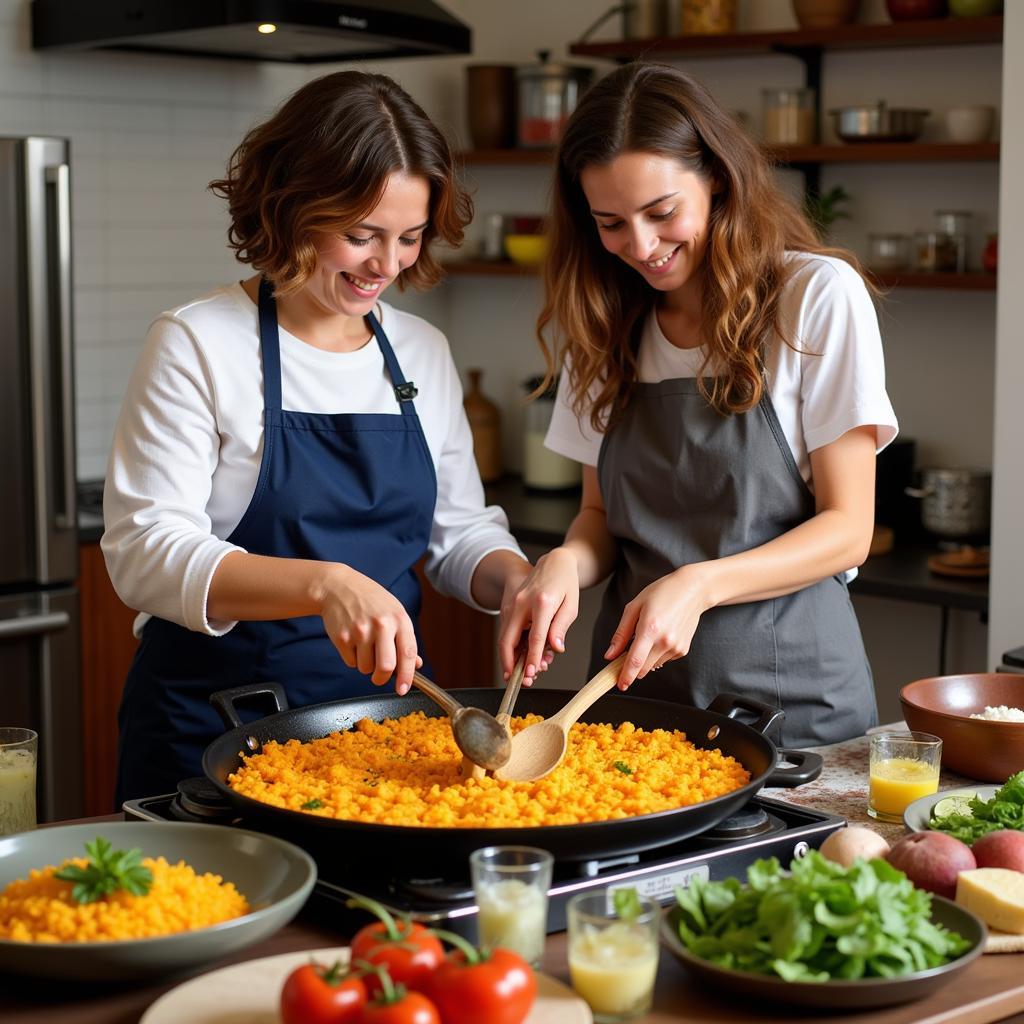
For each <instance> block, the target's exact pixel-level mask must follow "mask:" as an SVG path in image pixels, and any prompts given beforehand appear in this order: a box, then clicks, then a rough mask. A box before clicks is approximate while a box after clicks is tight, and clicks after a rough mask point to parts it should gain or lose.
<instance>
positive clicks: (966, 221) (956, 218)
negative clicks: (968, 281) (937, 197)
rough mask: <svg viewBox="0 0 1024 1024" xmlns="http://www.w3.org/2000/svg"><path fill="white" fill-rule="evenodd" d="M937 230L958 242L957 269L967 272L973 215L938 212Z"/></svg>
mask: <svg viewBox="0 0 1024 1024" xmlns="http://www.w3.org/2000/svg"><path fill="white" fill-rule="evenodd" d="M935 230H936V231H941V232H942V233H943V234H946V235H949V236H951V237H952V238H954V239H955V240H956V267H955V268H954V269H956V270H958V271H960V273H963V272H964V271H965V270H967V247H968V245H969V244H970V234H971V215H970V212H969V211H967V210H936V211H935Z"/></svg>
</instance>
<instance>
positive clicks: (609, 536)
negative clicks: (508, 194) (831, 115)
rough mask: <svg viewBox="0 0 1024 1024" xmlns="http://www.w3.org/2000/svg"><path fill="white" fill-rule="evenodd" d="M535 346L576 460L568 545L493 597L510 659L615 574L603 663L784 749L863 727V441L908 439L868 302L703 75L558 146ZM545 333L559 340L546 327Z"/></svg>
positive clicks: (866, 536)
mask: <svg viewBox="0 0 1024 1024" xmlns="http://www.w3.org/2000/svg"><path fill="white" fill-rule="evenodd" d="M549 230H550V233H551V245H550V254H549V257H548V260H547V267H546V278H545V285H546V302H545V305H544V308H543V311H542V313H541V316H540V321H539V330H538V333H539V336H540V338H541V346H542V349H543V351H544V355H545V358H546V360H547V363H548V374H549V380H550V379H552V378H553V376H554V374H555V373H556V372H558V370H559V368H560V369H561V378H560V387H559V399H558V403H557V405H556V411H555V414H554V416H553V418H552V423H551V428H550V431H549V433H548V437H547V444H548V446H549V447H550V448H552V449H554V450H555V451H558V452H561V453H562V454H564V455H568V456H570V457H572V458H575V459H577V460H578V461H580V462H582V463H583V465H584V485H583V497H582V503H581V507H580V511H579V514H578V515H577V517H576V519H575V520H574V522H573V524H572V526H571V527H570V529H569V532H568V534H567V536H566V539H565V542H564V543H563V544H562V545H561V546H560V547H558V548H556V549H554V550H553V551H551V552H550V553H548V554H547V555H545V556H544V557H543V558H542V559H540V560H539V561H538V564H537V568H536V570H535V571H534V573H533V574H532V575H531V577H530V579H529V580H528V581H527V582H526V583H525V584H524V585H523V587H522V588H521V589H520V591H519V592H518V594H517V595H516V596H515V597H514V598H513V599H512V600H511V601H509V602H506V607H505V608H504V610H503V613H502V630H501V636H500V639H499V644H500V649H501V657H502V663H503V666H504V668H505V670H506V671H508V669H509V668H510V667H511V661H512V656H513V648H514V646H515V644H516V642H517V641H518V639H519V637H520V635H521V630H523V629H524V628H527V627H529V628H530V639H529V647H528V655H527V662H528V668H527V674H528V675H529V674H530V673H531V672H532V671H533V668H534V667H535V666H539V665H540V664H541V657H542V654H543V652H544V651H545V650H546V649H547V648H548V647H550V648H552V649H554V650H556V651H558V650H563V649H564V642H565V636H566V631H567V630H568V628H569V626H570V624H571V623H572V622H573V621H574V620H575V618H576V616H577V613H578V600H579V591H580V589H581V588H586V587H590V586H593V585H595V584H597V583H599V582H601V581H603V580H604V579H606V578H608V577H610V579H609V583H608V588H607V590H606V592H605V596H604V602H603V607H602V610H601V613H600V615H599V618H598V621H597V625H596V628H595V632H594V637H593V646H592V651H591V670H592V671H596V670H597V669H598V668H599V667H600V666H601V664H602V663H603V660H605V659H611V658H615V657H617V656H619V655H621V654H623V653H624V652H626V653H627V658H626V660H625V662H624V665H623V668H622V671H621V674H620V677H619V688H620V689H623V690H625V689H626V688H627V687H629V686H630V684H632V683H633V682H634V681H635V680H637V679H644V677H645V676H647V675H648V673H650V672H652V671H655V670H662V669H663V671H660V672H659V675H658V676H656V677H652V678H649V679H645V680H644V682H643V685H642V686H641V695H643V696H654V697H663V698H669V699H675V700H680V701H685V702H687V703H693V704H697V705H701V706H704V705H706V704H708V703H709V702H710V701H711V700H712V699H713V698H714V697H715V695H716V694H717V693H719V692H721V691H725V690H729V691H735V692H739V693H741V694H745V695H747V696H749V697H754V698H757V699H760V700H762V701H764V702H767V703H769V704H773V705H777V706H781V707H782V708H783V709H784V710H785V712H786V719H785V724H784V726H783V732H782V738H783V740H784V741H785V743H786V744H787V745H789V746H800V745H808V744H815V743H824V742H831V741H834V740H839V739H844V738H847V737H850V736H854V735H858V734H861V733H863V732H864V730H865V729H866V728H867V727H869V726H870V725H872V724H873V723H874V721H875V717H876V713H875V699H874V691H873V686H872V680H871V672H870V669H869V667H868V663H867V658H866V656H865V652H864V646H863V643H862V640H861V636H860V631H859V628H858V625H857V621H856V618H855V616H854V612H853V609H852V606H851V604H850V600H849V597H848V594H847V589H846V585H847V581H848V579H849V578H850V576H851V574H853V573H854V572H855V570H854V567H855V566H857V565H859V564H860V563H861V562H862V561H863V559H864V558H865V557H866V556H867V552H868V546H869V544H870V539H871V532H872V521H873V513H874V461H875V454H876V451H878V450H880V449H881V448H882V447H884V446H885V445H886V444H888V443H889V442H890V441H891V440H892V439H893V437H894V436H895V435H896V429H897V424H896V418H895V415H894V413H893V410H892V406H891V404H890V402H889V399H888V397H887V395H886V391H885V380H884V366H883V359H882V346H881V339H880V337H879V331H878V322H877V318H876V315H875V312H874V308H873V305H872V302H871V296H870V293H869V290H868V288H867V287H866V286H865V282H864V280H863V278H862V276H861V274H860V272H859V269H858V266H857V263H856V260H855V259H854V258H853V257H852V256H851V255H850V254H848V253H845V252H842V251H839V250H834V249H826V248H823V247H822V246H821V244H820V243H819V242H818V240H817V239H816V237H815V235H814V233H813V231H812V229H811V227H810V225H809V224H808V222H807V220H806V219H805V218H804V216H803V215H802V214H801V213H800V211H799V210H798V209H797V208H796V207H795V205H794V204H793V203H791V202H790V201H789V200H788V199H787V198H786V197H785V196H784V194H783V193H782V192H781V191H780V190H779V188H778V187H777V185H776V184H775V182H774V180H773V175H772V169H771V167H770V166H769V165H768V164H767V162H766V161H765V159H764V158H763V156H762V155H761V153H760V152H759V150H758V149H757V147H756V146H755V145H754V143H752V142H751V141H750V139H749V138H748V137H747V136H746V135H745V133H744V132H743V131H742V130H741V129H739V128H738V127H737V125H736V123H735V122H734V121H733V119H732V118H731V117H730V116H729V115H728V114H727V113H726V112H725V111H724V110H722V109H721V108H720V107H719V106H718V104H717V103H716V102H715V101H714V99H713V98H712V97H711V96H710V94H709V93H708V92H707V90H705V89H704V88H703V87H702V86H701V85H699V84H698V83H697V82H696V81H695V80H694V79H693V78H691V77H689V76H688V75H686V74H684V73H683V72H681V71H678V70H676V69H674V68H671V67H664V66H660V65H653V64H652V65H645V64H634V65H629V66H627V67H624V68H621V69H619V70H618V71H615V72H613V73H612V74H610V75H608V76H607V77H606V78H604V79H602V80H601V81H600V82H599V83H597V84H596V85H595V86H594V87H593V88H592V89H591V90H590V91H589V92H588V93H587V94H586V95H585V96H584V98H583V99H582V100H581V102H580V104H579V106H578V107H577V109H576V111H575V112H574V113H573V115H572V117H571V118H570V120H569V123H568V125H567V127H566V130H565V133H564V135H563V137H562V141H561V144H560V146H559V150H558V158H557V170H556V179H555V186H554V191H553V202H552V211H551V218H550V223H549ZM546 339H547V340H546Z"/></svg>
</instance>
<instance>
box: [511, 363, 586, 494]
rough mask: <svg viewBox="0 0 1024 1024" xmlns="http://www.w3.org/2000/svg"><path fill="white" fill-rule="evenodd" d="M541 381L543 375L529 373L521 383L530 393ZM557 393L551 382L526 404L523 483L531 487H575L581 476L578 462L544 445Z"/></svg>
mask: <svg viewBox="0 0 1024 1024" xmlns="http://www.w3.org/2000/svg"><path fill="white" fill-rule="evenodd" d="M543 382H544V381H543V378H542V377H530V378H529V379H528V380H524V381H523V387H524V388H525V389H526V393H527V394H528V395H532V394H533V393H534V392H535V391H536V390H537V388H539V387H540V386H541V384H543ZM556 394H557V392H556V389H555V385H554V384H552V385H551V387H549V388H548V390H547V391H544V392H542V393H541V394H540V395H538V396H537V397H536V398H534V399H533V400H532V401H531V402H530V403H529V404H528V405H527V406H526V410H525V412H524V415H523V483H524V484H525V485H526V486H527V487H528V488H530V489H531V490H538V491H560V490H567V489H569V488H571V487H578V486H579V483H580V480H581V478H582V471H581V469H580V464H579V463H578V462H576V461H575V460H574V459H567V458H566V457H565V456H564V455H559V454H558V453H557V452H553V451H551V449H550V448H546V447H545V446H544V438H545V437H547V433H548V426H549V425H550V423H551V414H552V412H554V409H555V396H556Z"/></svg>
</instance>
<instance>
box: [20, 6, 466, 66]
mask: <svg viewBox="0 0 1024 1024" xmlns="http://www.w3.org/2000/svg"><path fill="white" fill-rule="evenodd" d="M470 41H471V33H470V30H469V26H467V25H465V24H464V23H463V22H461V21H459V20H458V19H457V18H453V17H452V16H451V15H450V14H449V13H448V12H447V11H446V10H444V8H443V7H441V6H440V4H438V3H435V2H434V0H363V2H362V3H348V2H346V0H88V2H85V0H33V2H32V45H33V47H35V48H36V49H65V50H69V49H73V50H88V49H97V48H102V49H114V50H136V51H146V52H152V53H170V54H179V55H188V56H193V57H222V58H223V57H226V58H230V59H234V60H270V61H281V62H285V63H289V64H294V63H299V64H314V63H317V62H321V61H350V60H366V59H372V60H383V59H385V58H390V57H421V56H430V55H432V54H450V53H469V52H470Z"/></svg>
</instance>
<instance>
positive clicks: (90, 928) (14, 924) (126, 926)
mask: <svg viewBox="0 0 1024 1024" xmlns="http://www.w3.org/2000/svg"><path fill="white" fill-rule="evenodd" d="M71 864H76V865H78V866H79V867H85V866H86V865H87V864H88V861H87V860H86V859H85V858H84V857H75V858H72V859H71V860H66V861H64V863H63V864H62V865H60V867H56V868H55V867H53V866H48V867H45V868H41V869H35V870H33V871H31V872H29V877H28V878H19V879H17V880H16V881H13V882H11V883H10V884H9V885H8V886H7V888H6V889H4V890H3V892H0V939H9V940H14V941H15V942H103V941H109V940H113V939H148V938H153V937H154V936H157V935H170V934H172V933H174V932H184V931H190V930H191V929H193V928H206V927H208V926H209V925H212V924H219V923H220V922H221V921H229V920H231V919H232V918H234V917H241V915H242V914H247V913H249V904H248V902H247V901H246V899H245V897H244V896H243V895H242V894H241V893H239V891H238V890H237V889H236V888H235V887H234V885H232V883H231V882H225V881H224V880H223V879H222V878H221V877H220V875H214V874H210V873H207V874H204V875H197V874H196V873H195V871H194V870H193V869H192V868H191V867H189V866H188V865H187V864H186V863H184V861H179V862H178V863H177V864H168V863H167V861H166V860H165V859H164V858H163V857H158V858H156V859H155V860H154V859H151V858H149V857H146V858H144V859H143V860H142V864H143V865H144V866H145V867H147V868H149V870H150V871H152V872H153V884H152V887H151V888H150V890H149V892H148V893H147V894H146V895H145V896H133V895H131V894H130V893H128V892H126V891H124V890H123V889H122V890H118V891H116V892H112V893H110V894H109V895H107V896H106V897H104V898H103V899H99V900H96V901H95V902H94V903H78V902H76V901H75V900H74V899H73V898H72V895H71V890H72V889H73V888H74V884H73V883H72V882H63V881H61V880H60V879H58V878H54V877H53V874H54V872H55V871H59V870H61V868H64V867H67V866H68V865H71Z"/></svg>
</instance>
